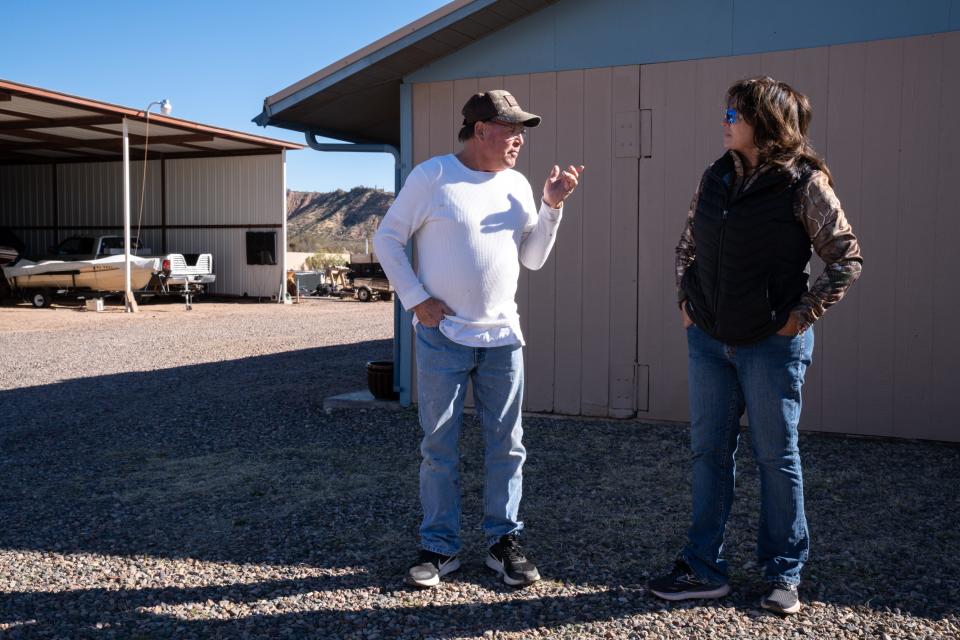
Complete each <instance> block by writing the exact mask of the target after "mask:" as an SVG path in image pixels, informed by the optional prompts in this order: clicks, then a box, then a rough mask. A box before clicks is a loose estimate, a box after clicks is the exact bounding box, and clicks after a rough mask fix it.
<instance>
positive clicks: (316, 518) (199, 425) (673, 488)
mask: <svg viewBox="0 0 960 640" xmlns="http://www.w3.org/2000/svg"><path fill="white" fill-rule="evenodd" d="M391 327H392V315H391V305H387V304H379V303H373V304H362V303H356V302H349V301H334V300H311V301H308V302H305V303H304V304H300V305H293V306H280V305H271V304H261V305H256V304H228V303H201V304H198V305H196V306H195V308H194V310H193V311H191V312H185V311H184V310H183V308H182V306H181V305H179V304H162V305H160V304H158V305H147V306H145V307H143V313H141V314H138V315H136V316H130V315H126V314H123V313H122V312H121V311H120V310H119V309H117V308H116V307H113V308H110V309H109V310H108V311H107V312H104V313H100V314H95V313H86V312H81V311H79V310H76V309H71V308H54V309H53V310H50V309H43V310H35V309H30V308H27V307H23V306H20V307H16V308H14V307H10V306H6V307H0V411H2V415H3V419H2V420H0V478H3V482H2V483H0V513H2V522H0V637H10V638H97V639H100V638H264V637H271V638H272V637H276V638H357V639H370V640H373V639H377V638H382V639H387V638H717V637H726V638H753V637H757V638H957V637H958V636H960V616H958V607H957V602H958V599H960V508H958V507H960V496H958V491H957V486H958V481H960V448H958V447H956V446H952V445H944V444H935V443H917V442H902V441H900V442H893V441H890V442H884V441H875V440H863V439H852V438H850V439H847V438H838V437H832V436H822V435H811V434H805V435H803V436H802V444H801V448H802V451H803V454H804V467H805V475H806V478H807V508H808V519H809V521H810V527H811V532H812V536H813V549H812V558H811V561H810V563H809V564H808V566H807V569H806V571H805V574H804V577H805V582H804V584H803V585H802V587H801V596H802V597H803V599H804V600H805V602H806V603H807V607H806V608H805V609H804V612H803V613H802V614H800V615H798V616H794V617H792V618H789V619H781V618H779V617H777V616H774V615H772V614H768V613H766V612H764V611H762V610H760V609H759V608H758V607H757V601H758V599H759V597H760V595H761V591H762V588H763V585H762V583H761V582H760V577H759V574H758V569H757V567H756V565H755V563H754V561H753V548H754V539H755V527H756V521H757V503H758V498H757V490H758V487H757V477H756V473H755V471H754V469H753V466H752V464H751V461H750V458H749V453H747V452H748V451H749V446H748V445H747V443H744V445H743V446H741V453H742V456H741V460H740V465H739V469H740V472H739V473H740V475H739V479H738V501H737V502H736V504H735V506H734V512H733V514H732V516H731V522H730V528H729V535H728V545H727V546H728V551H727V554H728V557H729V559H730V560H731V564H732V566H733V567H735V570H734V575H733V580H734V585H735V588H734V591H733V592H732V594H731V595H730V596H729V597H727V598H724V599H722V600H719V601H716V602H712V603H693V604H684V605H667V604H664V603H661V602H660V601H658V600H656V599H654V598H652V597H650V596H649V595H648V594H647V593H646V591H645V589H644V583H645V582H646V580H647V578H648V577H649V576H650V574H651V573H655V572H659V571H660V570H662V569H664V568H666V567H667V566H668V565H669V563H670V560H671V557H672V555H673V553H674V552H675V550H676V549H677V548H678V547H679V545H680V544H681V542H682V536H683V530H684V528H685V526H686V522H687V518H688V509H689V466H688V458H687V453H686V447H687V433H686V430H685V429H684V428H682V427H678V426H669V425H649V424H643V423H640V422H633V421H625V422H615V421H602V420H576V419H550V418H542V417H534V418H529V419H528V420H527V421H526V437H525V440H526V443H527V446H528V449H529V460H528V463H527V466H526V469H525V471H526V481H525V494H526V495H525V498H524V502H523V505H522V516H523V518H524V519H525V521H526V523H527V534H528V535H527V540H528V548H529V551H530V554H531V557H532V558H533V559H534V560H535V561H536V562H537V564H538V565H539V567H540V570H541V573H542V574H543V575H544V577H545V579H544V580H543V581H542V582H541V583H538V584H537V585H534V586H533V587H530V588H528V589H524V590H513V589H510V588H508V587H506V586H504V585H502V584H501V583H499V582H497V580H496V579H495V577H494V576H493V574H492V573H491V572H490V571H489V570H487V569H486V568H485V567H483V563H482V553H483V549H482V535H481V532H480V530H479V524H480V509H481V493H482V460H481V451H482V447H481V438H480V435H479V431H478V429H477V425H476V424H475V422H474V420H473V418H472V417H468V420H467V422H468V424H467V427H466V428H465V433H464V441H463V494H464V501H463V502H464V531H465V540H466V542H467V549H465V552H464V556H463V557H464V560H465V566H464V568H463V569H462V570H461V571H460V572H458V573H457V574H454V575H453V576H451V579H450V580H449V581H446V582H444V583H443V584H442V585H441V586H440V587H439V588H437V589H434V590H429V591H416V590H411V589H408V588H406V587H404V586H403V584H402V575H403V571H404V569H405V568H406V566H407V564H408V563H409V561H410V560H412V559H413V557H414V554H415V546H416V530H417V524H418V517H419V515H418V514H419V504H418V500H417V490H416V486H417V465H418V460H419V457H418V452H417V446H418V427H417V425H416V419H415V414H414V413H413V412H412V411H400V412H375V411H335V412H330V413H327V412H324V411H323V409H322V407H321V404H322V402H321V401H322V398H323V397H324V396H327V395H332V394H335V393H340V392H343V391H350V390H354V389H357V388H360V387H362V386H363V384H364V375H365V374H364V371H363V363H364V361H366V360H369V359H374V358H379V357H385V356H389V354H390V349H391V346H390V341H389V336H390V335H391V332H392V329H391Z"/></svg>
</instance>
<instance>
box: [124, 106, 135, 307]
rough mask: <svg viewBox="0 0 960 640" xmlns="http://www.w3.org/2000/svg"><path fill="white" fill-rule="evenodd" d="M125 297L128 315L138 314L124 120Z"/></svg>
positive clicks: (128, 145) (127, 133)
mask: <svg viewBox="0 0 960 640" xmlns="http://www.w3.org/2000/svg"><path fill="white" fill-rule="evenodd" d="M123 286H124V289H123V295H124V306H125V308H126V311H127V313H136V312H137V311H138V309H137V301H136V300H135V299H134V297H133V286H132V285H131V283H130V135H129V132H128V131H127V119H126V118H124V119H123Z"/></svg>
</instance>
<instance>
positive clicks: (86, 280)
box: [3, 256, 156, 292]
mask: <svg viewBox="0 0 960 640" xmlns="http://www.w3.org/2000/svg"><path fill="white" fill-rule="evenodd" d="M155 270H156V260H154V259H150V258H138V257H137V256H130V285H131V287H132V288H133V289H135V290H136V289H142V288H143V287H145V286H147V284H148V283H149V282H150V279H151V278H152V277H153V273H154V271H155ZM3 275H4V276H5V277H6V279H7V281H8V282H9V283H10V286H11V287H13V288H14V289H21V290H22V289H52V290H64V289H66V290H77V289H85V290H90V291H97V292H116V291H123V290H124V289H125V288H126V287H125V283H124V257H123V256H108V257H106V258H97V259H96V260H69V261H64V260H44V261H42V262H32V261H30V260H20V261H19V262H17V263H16V264H13V265H9V264H8V265H5V266H3Z"/></svg>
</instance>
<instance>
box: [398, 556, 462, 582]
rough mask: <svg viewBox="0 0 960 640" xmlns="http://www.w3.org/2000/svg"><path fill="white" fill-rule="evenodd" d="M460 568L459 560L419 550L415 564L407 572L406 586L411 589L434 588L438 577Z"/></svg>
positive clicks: (438, 580)
mask: <svg viewBox="0 0 960 640" xmlns="http://www.w3.org/2000/svg"><path fill="white" fill-rule="evenodd" d="M459 568H460V558H458V557H457V556H445V555H443V554H441V553H434V552H433V551H427V550H426V549H421V550H420V555H419V556H418V557H417V562H416V564H414V565H413V566H412V567H410V569H409V570H408V571H407V584H409V585H410V586H413V587H435V586H437V585H438V584H440V577H441V576H445V575H447V574H448V573H452V572H454V571H456V570H457V569H459Z"/></svg>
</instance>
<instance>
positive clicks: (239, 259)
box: [0, 80, 303, 298]
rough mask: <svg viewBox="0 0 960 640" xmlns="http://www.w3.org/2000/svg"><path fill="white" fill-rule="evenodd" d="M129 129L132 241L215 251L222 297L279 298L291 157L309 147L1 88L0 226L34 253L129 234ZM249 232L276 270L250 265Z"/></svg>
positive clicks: (22, 88) (7, 85) (17, 87)
mask: <svg viewBox="0 0 960 640" xmlns="http://www.w3.org/2000/svg"><path fill="white" fill-rule="evenodd" d="M124 122H126V126H127V129H128V131H129V134H128V139H129V155H130V160H131V162H130V202H131V211H132V225H133V227H134V229H133V232H134V233H136V230H137V229H138V228H139V230H140V237H141V239H142V240H143V241H144V243H145V245H147V246H149V247H151V248H152V249H153V250H154V251H158V252H167V251H177V252H181V253H201V252H210V253H213V254H214V260H215V270H216V272H217V283H216V285H214V287H213V291H214V292H216V293H218V294H226V295H248V296H254V297H264V298H269V297H277V296H279V295H280V292H281V291H282V290H283V282H284V264H283V263H284V255H285V247H286V184H285V160H286V152H287V151H288V150H296V149H301V148H303V145H298V144H294V143H289V142H284V141H280V140H274V139H271V138H265V137H262V136H255V135H250V134H246V133H241V132H238V131H231V130H229V129H223V128H220V127H213V126H209V125H205V124H199V123H195V122H190V121H187V120H182V119H179V118H172V117H169V116H164V115H161V114H156V113H150V114H149V116H148V114H147V112H145V111H144V110H143V109H133V108H129V107H123V106H118V105H113V104H109V103H105V102H100V101H96V100H91V99H88V98H81V97H77V96H72V95H67V94H63V93H58V92H54V91H50V90H46V89H41V88H37V87H32V86H29V85H24V84H19V83H15V82H10V81H6V80H0V226H5V227H9V228H10V229H12V230H13V231H14V233H16V234H17V235H18V236H20V238H21V239H22V240H23V241H24V243H25V244H26V245H27V251H28V252H29V253H31V254H33V255H40V254H42V253H43V252H44V251H45V249H46V248H47V247H48V246H50V245H52V244H56V243H57V242H58V241H59V240H62V239H63V238H64V237H66V236H70V235H98V234H122V233H123V206H124V203H123V200H124V198H123V195H124V183H125V180H124V176H123V161H122V160H123V148H122V138H123V128H124ZM144 162H146V172H145V173H144ZM141 202H142V210H141ZM247 232H253V233H272V234H274V235H275V238H274V243H275V250H274V256H275V260H274V262H275V264H268V265H250V264H247V256H246V252H245V240H246V234H247Z"/></svg>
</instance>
